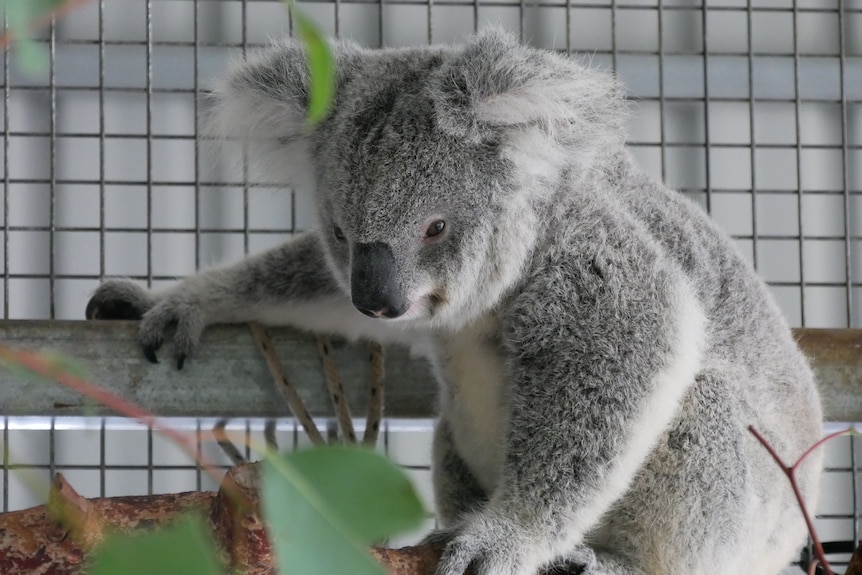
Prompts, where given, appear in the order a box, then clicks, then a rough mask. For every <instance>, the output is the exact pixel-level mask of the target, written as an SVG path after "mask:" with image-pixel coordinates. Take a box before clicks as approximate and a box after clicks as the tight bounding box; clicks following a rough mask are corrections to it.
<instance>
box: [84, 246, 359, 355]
mask: <svg viewBox="0 0 862 575" xmlns="http://www.w3.org/2000/svg"><path fill="white" fill-rule="evenodd" d="M87 318H88V319H141V326H140V339H141V344H142V345H143V347H144V351H145V353H146V355H147V357H148V358H149V359H150V361H156V356H155V352H156V350H157V349H158V348H159V347H160V346H161V345H162V343H163V339H164V334H165V332H166V330H167V328H168V327H169V326H171V325H176V332H175V335H174V339H173V345H174V353H175V355H176V357H177V361H178V365H179V366H180V367H181V366H182V363H183V361H184V360H185V358H186V357H187V356H188V355H190V354H191V353H192V352H193V351H194V348H195V346H196V345H197V343H198V339H199V338H200V335H201V333H202V331H203V330H204V328H205V327H206V326H208V325H211V324H216V323H238V322H246V321H259V322H261V323H265V324H269V325H292V326H295V327H299V328H303V329H309V330H312V331H317V332H319V333H329V334H338V335H345V336H348V337H354V338H355V337H361V336H363V335H366V334H367V333H366V332H367V331H368V328H369V327H371V325H370V322H371V320H368V319H367V318H364V316H362V315H361V314H360V313H359V312H357V311H356V310H355V309H354V308H353V306H352V305H351V304H350V299H349V297H348V296H347V295H346V294H345V293H344V292H343V291H342V290H341V289H340V288H339V286H338V285H337V283H336V282H335V280H334V278H333V277H332V274H331V273H330V271H329V268H328V266H327V264H326V261H325V258H324V256H323V253H322V250H321V248H320V244H319V240H318V239H317V237H316V236H315V235H314V234H311V233H309V234H304V235H301V236H299V237H298V238H296V239H294V240H291V241H288V242H286V243H284V244H281V245H279V246H276V247H274V248H272V249H270V250H267V251H264V252H262V253H260V254H257V255H254V256H251V257H249V258H246V259H244V260H241V261H239V262H237V263H234V264H231V265H226V266H221V267H216V268H212V269H208V270H205V271H202V272H200V273H198V274H196V275H193V276H190V277H188V278H186V279H184V280H182V281H180V282H178V283H177V284H176V285H174V286H171V287H169V288H167V289H165V290H162V291H148V290H146V289H144V288H142V287H141V286H139V285H138V284H136V283H133V282H131V281H129V280H125V279H111V280H107V281H105V282H104V283H102V285H100V286H99V288H98V289H97V290H96V292H95V293H94V295H93V297H92V298H91V300H90V303H89V304H88V305H87ZM372 335H373V334H372Z"/></svg>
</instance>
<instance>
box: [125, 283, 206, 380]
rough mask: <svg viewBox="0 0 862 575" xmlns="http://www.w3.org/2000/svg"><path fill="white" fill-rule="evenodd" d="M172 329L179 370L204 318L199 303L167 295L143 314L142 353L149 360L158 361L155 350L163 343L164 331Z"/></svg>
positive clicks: (195, 344) (194, 342)
mask: <svg viewBox="0 0 862 575" xmlns="http://www.w3.org/2000/svg"><path fill="white" fill-rule="evenodd" d="M172 325H173V326H176V330H175V331H174V338H173V346H174V357H175V358H176V361H177V369H182V368H183V365H184V364H185V361H186V358H187V357H189V356H190V355H191V354H192V352H193V351H194V350H195V348H196V347H197V345H198V341H200V337H201V333H203V330H204V327H205V326H206V321H205V319H204V313H203V310H202V309H201V308H200V306H199V305H197V304H195V303H192V302H189V301H184V300H183V299H182V298H179V297H167V298H165V299H163V300H162V301H160V302H159V303H157V304H156V305H155V306H154V307H153V308H152V309H150V310H149V311H148V312H147V313H145V314H144V317H143V319H142V320H141V326H140V328H139V334H140V338H141V345H142V346H143V347H144V355H145V356H146V357H147V359H148V360H150V361H151V362H152V363H158V362H159V360H158V358H157V357H156V351H158V349H159V348H160V347H162V344H163V343H164V337H165V332H166V331H167V330H168V328H169V327H171V326H172Z"/></svg>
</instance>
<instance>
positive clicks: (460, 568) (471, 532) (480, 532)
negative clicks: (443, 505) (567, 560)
mask: <svg viewBox="0 0 862 575" xmlns="http://www.w3.org/2000/svg"><path fill="white" fill-rule="evenodd" d="M531 555H532V553H531V552H530V546H529V539H528V538H526V537H524V536H523V534H522V533H521V532H520V530H518V529H517V528H516V527H515V526H514V525H512V524H511V523H509V522H508V521H505V520H502V519H495V518H487V517H482V516H474V517H472V518H471V519H470V520H468V521H466V522H464V523H463V524H462V527H461V528H460V529H459V530H458V533H457V534H456V535H454V536H453V537H452V538H451V540H450V541H449V542H448V544H447V545H446V549H445V550H444V551H443V556H442V557H441V558H440V563H439V565H438V566H437V574H436V575H464V572H465V571H466V570H467V569H468V568H470V569H471V573H473V574H475V575H536V573H537V572H538V567H539V565H540V564H541V562H538V563H537V562H536V558H535V557H531Z"/></svg>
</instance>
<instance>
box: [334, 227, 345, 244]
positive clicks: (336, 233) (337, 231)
mask: <svg viewBox="0 0 862 575" xmlns="http://www.w3.org/2000/svg"><path fill="white" fill-rule="evenodd" d="M332 235H334V236H335V239H336V240H338V241H339V242H343V241H344V240H346V239H347V238H346V237H344V232H342V231H341V228H339V227H338V226H333V227H332Z"/></svg>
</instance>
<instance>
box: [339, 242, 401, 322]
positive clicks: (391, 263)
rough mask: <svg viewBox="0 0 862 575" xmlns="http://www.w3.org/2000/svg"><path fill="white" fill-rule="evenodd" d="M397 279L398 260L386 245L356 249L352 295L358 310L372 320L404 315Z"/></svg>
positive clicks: (358, 246)
mask: <svg viewBox="0 0 862 575" xmlns="http://www.w3.org/2000/svg"><path fill="white" fill-rule="evenodd" d="M396 280H397V277H396V269H395V257H394V256H393V255H392V249H391V248H390V247H389V246H388V245H387V244H384V243H383V242H372V243H368V244H356V245H355V246H353V263H352V267H351V270H350V296H351V299H352V301H353V305H354V306H355V307H356V309H358V310H359V311H361V312H362V313H364V314H365V315H367V316H369V317H387V318H394V317H398V316H400V315H402V314H403V313H404V312H405V311H406V310H405V307H406V306H405V302H404V298H403V297H402V296H401V292H400V290H399V289H398V283H397V281H396Z"/></svg>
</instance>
